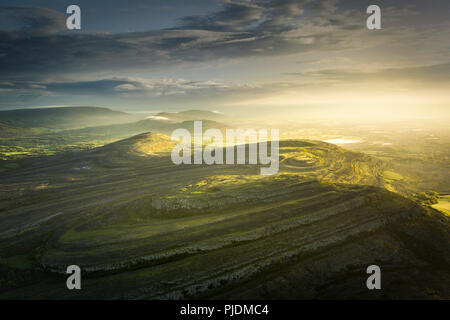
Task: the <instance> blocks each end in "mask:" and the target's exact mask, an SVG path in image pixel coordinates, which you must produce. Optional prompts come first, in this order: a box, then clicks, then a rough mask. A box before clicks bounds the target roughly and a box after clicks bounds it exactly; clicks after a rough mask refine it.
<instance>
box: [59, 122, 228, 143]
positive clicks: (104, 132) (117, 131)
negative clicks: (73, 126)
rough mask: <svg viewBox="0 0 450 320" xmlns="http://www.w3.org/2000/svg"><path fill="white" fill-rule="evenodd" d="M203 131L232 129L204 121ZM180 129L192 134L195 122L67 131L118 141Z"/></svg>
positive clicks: (157, 123) (99, 127) (146, 123)
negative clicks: (145, 133)
mask: <svg viewBox="0 0 450 320" xmlns="http://www.w3.org/2000/svg"><path fill="white" fill-rule="evenodd" d="M202 126H203V130H207V129H210V128H214V129H220V130H224V129H225V128H231V127H230V126H229V125H226V124H224V123H221V122H217V121H211V120H202ZM178 128H183V129H187V130H189V131H191V132H193V130H194V121H193V120H188V121H183V122H168V121H165V120H152V119H145V120H140V121H137V122H133V123H124V124H115V125H108V126H98V127H89V128H83V129H78V130H70V131H65V134H66V135H75V136H89V137H90V138H92V139H100V140H116V139H123V138H127V137H131V136H133V135H137V134H141V133H144V132H148V131H152V132H158V133H163V134H166V135H169V136H170V135H171V134H172V132H173V131H174V130H176V129H178Z"/></svg>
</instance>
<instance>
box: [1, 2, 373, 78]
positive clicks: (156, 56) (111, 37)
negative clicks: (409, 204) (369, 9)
mask: <svg viewBox="0 0 450 320" xmlns="http://www.w3.org/2000/svg"><path fill="white" fill-rule="evenodd" d="M335 2H336V1H331V0H325V2H320V4H319V2H317V1H313V0H272V1H267V0H261V1H252V2H249V1H245V2H231V1H227V2H225V4H224V7H223V9H222V10H219V11H217V12H213V13H210V14H207V15H199V16H188V17H184V18H181V19H180V24H179V25H178V26H176V27H175V28H172V29H162V30H155V31H148V32H135V33H124V34H87V33H70V32H67V33H55V32H56V31H57V30H58V26H59V25H60V22H58V21H59V20H58V19H57V18H58V17H59V15H56V14H53V11H51V10H47V9H41V10H38V9H36V8H27V9H26V10H25V9H23V10H25V11H26V12H28V11H29V12H33V13H34V14H33V15H31V14H25V13H23V12H22V9H19V8H18V7H14V9H11V8H10V7H6V9H5V8H4V9H3V10H4V12H9V11H10V12H15V13H16V15H17V16H18V17H22V18H23V19H24V21H28V20H30V19H31V18H30V17H31V16H33V17H40V18H39V19H38V18H35V19H34V20H33V21H35V22H33V23H31V24H32V25H35V26H38V27H37V29H36V31H35V35H37V34H39V37H37V36H35V37H31V38H30V36H29V34H28V33H27V32H20V31H17V30H15V31H11V30H3V31H0V43H1V46H0V69H1V70H2V73H1V74H0V79H5V80H6V79H11V78H16V79H17V78H21V79H28V80H31V79H34V80H36V79H42V78H48V77H57V76H58V75H59V76H61V77H62V76H66V75H67V74H72V75H76V74H83V73H89V72H91V73H92V72H97V71H104V70H108V71H118V70H132V69H134V70H137V69H139V70H142V69H143V68H146V69H148V70H156V69H162V68H170V67H171V66H174V65H180V64H183V63H189V64H191V65H192V64H194V63H205V62H208V61H214V60H218V59H237V58H246V57H253V56H282V55H286V54H293V53H300V52H310V51H321V50H338V49H345V48H349V47H352V46H355V47H357V46H358V44H360V43H361V38H362V36H361V35H358V32H357V31H355V30H354V29H355V24H359V25H360V29H364V26H365V24H364V21H363V19H362V17H363V15H359V16H355V15H352V14H351V13H345V12H343V13H340V14H338V15H335V16H334V17H335V18H334V19H330V18H328V16H329V12H330V10H332V11H333V10H336V8H335ZM8 8H9V9H8ZM27 10H28V11H27ZM18 12H22V13H21V14H19V13H18ZM307 12H310V13H309V14H307ZM50 13H52V14H50ZM42 17H46V19H50V18H54V19H53V20H52V21H53V22H52V23H50V24H49V25H48V26H47V24H44V23H43V21H44V20H45V19H44V18H42ZM27 19H28V20H27ZM44 25H45V26H46V27H44ZM32 29H33V28H31V29H27V30H32ZM33 30H34V29H33Z"/></svg>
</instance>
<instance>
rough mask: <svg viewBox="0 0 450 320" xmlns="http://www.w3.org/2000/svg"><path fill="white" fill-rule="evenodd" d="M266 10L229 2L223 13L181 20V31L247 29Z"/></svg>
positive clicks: (188, 17) (248, 4)
mask: <svg viewBox="0 0 450 320" xmlns="http://www.w3.org/2000/svg"><path fill="white" fill-rule="evenodd" d="M263 13H264V8H263V7H261V6H258V5H255V4H252V3H246V2H227V3H225V5H224V9H223V10H222V11H218V12H214V13H211V14H209V15H206V16H198V15H197V16H187V17H183V18H180V19H179V25H180V26H179V28H181V29H204V30H221V31H224V30H235V29H239V28H245V27H247V26H248V25H250V24H251V23H254V22H256V21H258V20H259V19H261V18H262V15H263Z"/></svg>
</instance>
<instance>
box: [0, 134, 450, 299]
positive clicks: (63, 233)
mask: <svg viewBox="0 0 450 320" xmlns="http://www.w3.org/2000/svg"><path fill="white" fill-rule="evenodd" d="M154 140H157V141H156V144H154V143H155V141H154ZM149 141H150V142H149ZM158 141H159V140H158V137H157V136H152V135H150V136H149V135H141V136H138V137H135V138H132V139H128V140H125V141H123V142H120V143H116V144H112V145H109V146H106V147H104V148H100V149H97V150H93V151H90V152H81V153H77V154H72V155H70V156H58V157H53V158H40V159H37V160H34V161H32V162H30V163H28V166H25V167H23V168H22V169H20V170H17V171H10V172H8V173H4V174H3V175H2V179H1V182H0V186H1V190H2V193H1V194H0V197H1V198H2V204H1V208H0V210H1V211H0V222H1V223H0V254H1V255H0V256H1V260H0V269H1V271H2V272H1V276H0V298H17V297H21V298H23V297H26V298H59V299H60V298H117V299H120V298H132V299H160V298H177V299H178V298H216V297H219V298H344V297H349V298H414V297H420V298H424V297H425V298H448V297H450V293H449V288H450V286H449V285H448V284H450V274H449V270H450V268H449V264H450V256H449V251H450V250H449V248H450V236H449V232H448V231H449V222H448V218H446V217H444V216H443V215H440V214H439V213H438V212H436V211H434V210H432V209H430V208H425V207H422V206H420V205H418V204H416V203H414V202H412V201H410V200H408V199H407V198H404V197H402V196H401V195H399V194H395V193H392V192H389V191H387V190H386V189H384V183H385V182H384V180H383V178H382V177H383V170H384V169H383V164H382V163H381V162H380V161H378V160H376V159H373V158H370V157H368V156H365V155H362V154H358V153H352V152H348V151H345V150H343V149H341V148H338V147H335V146H331V145H328V144H325V143H321V142H314V141H285V142H281V143H280V146H281V156H282V160H281V166H280V173H279V174H278V175H276V176H271V177H264V176H259V175H258V173H259V168H258V167H255V166H248V165H239V166H230V165H223V166H206V165H205V166H203V165H197V166H175V165H173V164H171V161H170V157H169V155H168V154H167V153H166V154H164V152H165V151H164V150H159V148H164V147H165V145H164V143H159V142H161V141H159V142H158ZM137 147H139V148H137ZM139 150H141V151H142V150H146V151H149V152H140V151H139ZM71 264H77V265H79V266H80V267H81V268H82V270H83V290H82V291H80V292H72V291H69V290H66V289H65V285H64V284H65V275H64V272H65V269H66V267H67V266H68V265H71ZM370 264H378V265H380V266H381V268H382V270H383V291H382V292H372V291H368V290H367V289H366V287H365V280H366V277H367V275H366V273H365V268H366V267H367V266H368V265H370Z"/></svg>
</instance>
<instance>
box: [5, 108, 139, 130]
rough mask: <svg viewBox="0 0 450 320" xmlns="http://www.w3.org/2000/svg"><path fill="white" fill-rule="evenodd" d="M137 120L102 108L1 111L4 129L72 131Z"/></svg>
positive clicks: (128, 115) (125, 114)
mask: <svg viewBox="0 0 450 320" xmlns="http://www.w3.org/2000/svg"><path fill="white" fill-rule="evenodd" d="M136 119H137V118H136V117H135V116H133V115H130V114H127V113H124V112H119V111H113V110H111V109H108V108H100V107H59V108H41V109H18V110H8V111H0V125H1V126H2V127H4V128H8V127H9V128H24V129H30V128H47V129H71V128H82V127H88V126H94V125H95V126H99V125H108V124H115V123H124V122H131V121H134V120H136ZM10 130H11V129H10Z"/></svg>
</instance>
